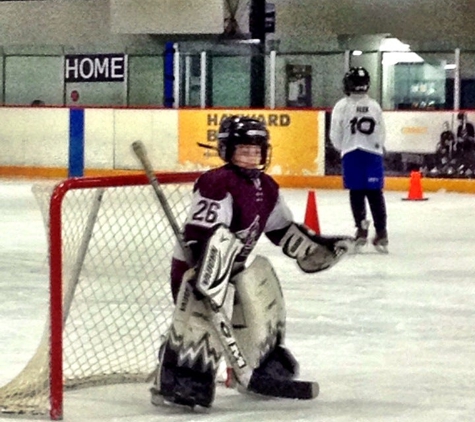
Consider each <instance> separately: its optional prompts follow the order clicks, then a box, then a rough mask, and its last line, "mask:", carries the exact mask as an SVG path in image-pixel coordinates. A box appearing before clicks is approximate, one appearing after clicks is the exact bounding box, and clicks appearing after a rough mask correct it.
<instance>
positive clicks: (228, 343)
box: [132, 141, 319, 400]
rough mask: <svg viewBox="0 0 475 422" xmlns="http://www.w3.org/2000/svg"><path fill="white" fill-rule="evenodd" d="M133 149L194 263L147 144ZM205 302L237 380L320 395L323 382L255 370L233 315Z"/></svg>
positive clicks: (254, 387)
mask: <svg viewBox="0 0 475 422" xmlns="http://www.w3.org/2000/svg"><path fill="white" fill-rule="evenodd" d="M132 150H133V152H134V154H135V155H136V157H137V158H138V159H139V161H140V163H141V164H142V167H143V169H144V171H145V174H146V175H147V178H148V181H149V183H150V185H151V186H152V188H153V190H154V193H155V196H156V197H157V199H158V201H159V203H160V205H161V207H162V209H163V211H164V213H165V216H166V218H167V220H168V222H169V223H170V225H171V227H172V230H173V233H174V234H175V236H176V238H177V241H178V244H179V246H180V247H181V249H182V250H183V253H184V255H185V258H186V260H187V263H188V264H189V265H190V266H193V265H194V263H193V258H192V254H191V251H190V249H189V247H188V245H187V244H186V243H185V241H184V239H183V237H182V234H181V231H180V228H179V227H178V223H177V221H176V219H175V216H174V215H173V212H172V210H171V208H170V206H169V204H168V201H167V198H166V196H165V194H164V192H163V190H162V188H161V185H160V183H159V181H158V179H157V177H156V175H155V173H154V172H153V168H152V164H151V162H150V159H149V157H148V154H147V151H146V149H145V146H144V144H143V143H142V142H141V141H135V142H133V143H132ZM203 300H204V303H205V304H206V308H207V310H208V312H209V317H210V323H211V324H210V325H211V326H212V328H213V330H214V331H215V334H216V336H217V337H218V339H219V342H220V343H221V345H222V347H223V350H224V353H225V355H226V358H227V360H228V362H230V364H231V365H232V370H233V372H234V375H235V377H236V380H237V382H238V383H239V384H240V385H241V386H242V387H244V388H245V389H246V390H248V391H250V392H253V393H256V394H260V395H264V396H271V397H281V398H292V399H300V400H308V399H313V398H315V397H317V395H318V393H319V386H318V383H316V382H311V381H298V380H289V379H280V378H279V379H277V378H271V377H267V376H262V375H259V374H257V373H256V372H254V371H253V369H252V368H251V367H250V366H249V364H248V363H247V361H246V359H245V357H244V354H243V353H242V350H241V348H240V346H239V343H238V341H237V339H236V337H235V335H234V331H233V327H232V323H231V321H230V320H229V318H228V317H227V316H226V315H225V314H224V312H222V311H221V310H220V308H217V307H216V306H213V303H212V302H211V301H210V300H209V298H206V297H205V298H204V299H203Z"/></svg>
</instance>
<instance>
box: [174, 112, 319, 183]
mask: <svg viewBox="0 0 475 422" xmlns="http://www.w3.org/2000/svg"><path fill="white" fill-rule="evenodd" d="M231 115H244V116H248V117H253V118H256V119H259V120H261V121H264V122H265V123H266V125H267V128H268V130H269V133H270V143H271V145H272V159H271V164H270V166H269V169H268V172H269V173H271V174H282V175H296V176H297V175H299V176H300V175H309V174H316V173H317V170H318V163H317V155H318V142H319V139H318V133H319V131H318V125H319V124H324V122H319V121H318V120H319V118H318V116H319V113H318V112H316V111H297V110H296V111H290V110H180V111H179V114H178V159H179V162H180V164H184V165H186V164H189V163H191V164H199V165H203V166H205V167H218V166H220V165H222V164H223V161H222V160H221V159H220V158H219V157H218V156H217V152H216V147H217V134H218V129H219V124H220V122H221V121H222V120H223V118H225V117H229V116H231ZM321 142H324V140H321ZM198 143H200V144H204V145H205V146H207V147H208V148H206V147H202V146H201V147H200V146H199V145H198Z"/></svg>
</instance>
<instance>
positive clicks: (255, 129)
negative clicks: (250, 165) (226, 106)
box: [218, 116, 270, 170]
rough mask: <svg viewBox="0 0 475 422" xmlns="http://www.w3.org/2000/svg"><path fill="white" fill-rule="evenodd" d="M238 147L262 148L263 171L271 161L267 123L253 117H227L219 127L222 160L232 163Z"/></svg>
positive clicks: (219, 147) (219, 145)
mask: <svg viewBox="0 0 475 422" xmlns="http://www.w3.org/2000/svg"><path fill="white" fill-rule="evenodd" d="M236 145H258V146H260V147H261V162H260V164H261V169H262V170H264V169H265V168H266V167H267V166H268V164H269V161H270V144H269V131H268V130H267V128H266V125H265V123H263V122H261V121H260V120H257V119H253V118H251V117H244V116H230V117H226V118H225V119H224V120H223V121H222V122H221V124H220V126H219V132H218V153H219V156H220V157H221V159H222V160H223V161H225V162H227V163H229V162H231V159H232V157H233V154H234V151H235V149H236Z"/></svg>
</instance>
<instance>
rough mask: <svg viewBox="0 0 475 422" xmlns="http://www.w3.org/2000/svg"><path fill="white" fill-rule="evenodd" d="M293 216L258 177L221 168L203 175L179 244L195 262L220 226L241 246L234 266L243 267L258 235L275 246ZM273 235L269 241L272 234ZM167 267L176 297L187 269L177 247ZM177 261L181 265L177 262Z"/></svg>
mask: <svg viewBox="0 0 475 422" xmlns="http://www.w3.org/2000/svg"><path fill="white" fill-rule="evenodd" d="M292 221H293V219H292V214H291V212H290V210H289V208H288V207H287V205H286V204H285V202H284V200H283V198H282V197H281V195H280V193H279V185H278V184H277V183H276V182H275V181H274V179H272V177H270V176H269V175H267V174H265V173H263V172H257V171H256V172H249V171H247V170H243V169H241V168H239V167H236V166H233V165H232V164H226V165H224V166H222V167H219V168H217V169H214V170H210V171H207V172H206V173H204V174H202V175H201V176H200V177H199V179H198V180H197V181H196V183H195V186H194V189H193V200H192V204H191V209H190V212H189V215H188V218H187V220H186V222H185V227H184V239H185V242H187V243H188V244H189V245H190V247H191V249H192V251H193V255H194V258H195V259H198V258H199V257H200V256H201V253H202V251H203V248H204V246H205V245H206V242H207V240H208V239H209V237H210V236H211V235H212V234H213V231H214V229H215V228H216V226H217V225H218V224H224V225H226V226H227V227H229V229H230V230H231V232H232V233H234V234H235V235H236V236H237V237H238V238H239V239H241V240H242V242H243V243H244V248H243V250H242V252H241V253H240V254H239V255H238V256H237V258H236V261H237V262H244V261H245V260H246V258H247V257H248V256H249V254H250V253H251V251H252V250H253V249H254V246H255V245H256V243H257V241H258V240H259V237H260V236H261V235H262V233H266V234H268V237H269V239H271V241H273V242H274V243H278V241H279V240H280V237H281V235H277V236H276V235H275V234H276V233H280V232H282V234H283V233H284V232H285V230H283V229H285V228H287V227H288V226H289V225H290V224H291V223H292ZM272 233H273V234H274V235H273V234H272ZM173 258H174V259H173V265H172V290H173V292H174V295H175V293H176V292H177V291H178V286H179V283H180V282H181V278H182V275H183V272H184V271H186V269H187V268H188V266H187V265H186V264H185V263H184V262H183V261H184V256H183V253H182V252H181V250H180V248H178V247H176V248H175V252H174V256H173ZM178 261H181V262H178Z"/></svg>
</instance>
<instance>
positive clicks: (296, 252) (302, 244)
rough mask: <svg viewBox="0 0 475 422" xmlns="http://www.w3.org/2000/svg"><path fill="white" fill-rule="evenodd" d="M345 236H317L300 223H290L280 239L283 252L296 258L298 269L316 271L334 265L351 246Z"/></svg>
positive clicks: (350, 240)
mask: <svg viewBox="0 0 475 422" xmlns="http://www.w3.org/2000/svg"><path fill="white" fill-rule="evenodd" d="M353 243H354V241H353V239H352V238H350V237H347V236H319V235H317V234H316V233H315V232H314V231H312V230H310V229H309V228H308V227H306V226H304V225H302V224H296V223H292V224H291V226H290V227H289V229H288V230H287V232H286V233H285V235H284V237H283V238H282V240H281V241H280V246H282V250H283V252H284V253H285V254H286V255H287V256H289V257H290V258H293V259H296V260H297V264H298V266H299V267H300V269H301V270H302V271H304V272H306V273H316V272H318V271H323V270H326V269H328V268H330V267H332V266H333V265H335V264H336V263H337V262H338V261H339V260H340V259H341V258H342V257H343V256H344V255H345V254H346V253H348V252H349V251H350V250H351V249H352V248H353V247H354V246H353Z"/></svg>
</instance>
